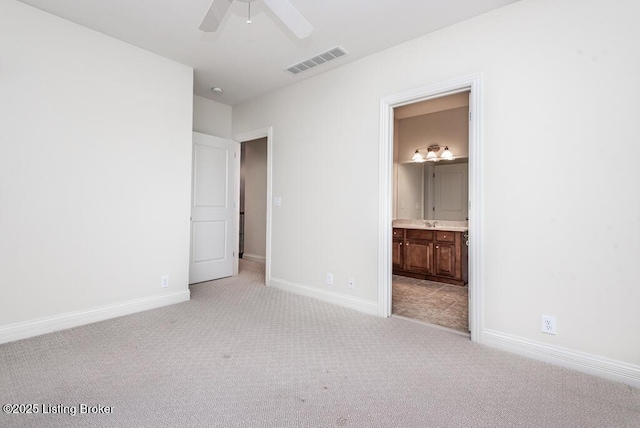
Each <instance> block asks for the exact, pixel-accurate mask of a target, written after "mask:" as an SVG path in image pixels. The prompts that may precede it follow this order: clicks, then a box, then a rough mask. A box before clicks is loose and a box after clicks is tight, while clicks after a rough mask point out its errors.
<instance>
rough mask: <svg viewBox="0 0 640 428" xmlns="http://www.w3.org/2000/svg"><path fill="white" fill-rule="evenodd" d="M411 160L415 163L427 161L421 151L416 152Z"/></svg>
mask: <svg viewBox="0 0 640 428" xmlns="http://www.w3.org/2000/svg"><path fill="white" fill-rule="evenodd" d="M411 160H412V161H414V162H424V161H425V160H426V159H425V158H423V157H422V155H421V154H420V151H419V150H416V152H415V153H414V154H413V157H412V158H411Z"/></svg>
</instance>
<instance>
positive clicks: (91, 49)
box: [0, 1, 193, 341]
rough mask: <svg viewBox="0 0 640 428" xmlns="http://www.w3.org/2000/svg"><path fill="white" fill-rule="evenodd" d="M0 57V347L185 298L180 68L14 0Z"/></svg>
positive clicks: (2, 26)
mask: <svg viewBox="0 0 640 428" xmlns="http://www.w3.org/2000/svg"><path fill="white" fill-rule="evenodd" d="M0 58H2V61H1V62H2V65H1V67H0V68H1V69H2V71H1V72H0V73H1V78H0V99H1V100H2V102H0V122H1V123H0V201H2V202H1V205H0V236H1V237H2V238H1V239H0V284H1V285H0V289H1V294H2V296H1V297H0V341H5V340H11V339H13V338H18V337H24V336H28V335H30V334H37V333H42V332H45V331H47V330H50V329H51V328H52V326H54V325H56V326H57V328H60V327H65V326H69V325H73V324H74V323H75V324H77V323H82V322H88V321H91V320H95V319H99V318H105V317H108V316H114V315H118V314H122V313H125V312H131V311H135V310H140V309H144V308H149V307H153V306H160V305H163V304H168V303H172V302H175V301H182V300H185V299H188V298H189V290H188V284H187V283H188V264H189V202H190V197H189V195H190V192H189V189H190V172H191V171H190V170H191V125H192V89H193V82H192V79H193V78H192V74H193V73H192V70H191V69H190V68H188V67H185V66H183V65H180V64H178V63H175V62H172V61H169V60H167V59H164V58H161V57H159V56H157V55H155V54H152V53H149V52H146V51H143V50H141V49H138V48H135V47H133V46H131V45H129V44H126V43H122V42H120V41H117V40H115V39H112V38H110V37H107V36H104V35H102V34H99V33H96V32H94V31H91V30H88V29H86V28H84V27H81V26H79V25H76V24H73V23H71V22H69V21H65V20H63V19H60V18H57V17H54V16H52V15H49V14H47V13H44V12H41V11H39V10H37V9H34V8H31V7H29V6H26V5H24V4H23V3H19V2H15V1H2V2H1V3H0ZM163 275H168V276H169V277H170V278H169V280H170V282H169V287H167V288H160V278H161V276H163ZM125 304H128V305H125ZM123 305H125V306H123ZM107 306H111V307H110V308H109V310H102V311H101V310H100V308H102V309H104V308H105V307H107ZM62 314H67V315H70V318H65V319H64V320H63V319H61V318H60V316H61V315H62ZM25 323H26V324H25Z"/></svg>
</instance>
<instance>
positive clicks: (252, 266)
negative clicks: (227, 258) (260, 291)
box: [233, 127, 272, 285]
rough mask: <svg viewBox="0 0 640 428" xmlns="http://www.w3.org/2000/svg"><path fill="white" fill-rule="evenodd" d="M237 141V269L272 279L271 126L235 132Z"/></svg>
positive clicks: (267, 281)
mask: <svg viewBox="0 0 640 428" xmlns="http://www.w3.org/2000/svg"><path fill="white" fill-rule="evenodd" d="M233 139H234V140H236V141H240V145H241V149H240V174H238V180H239V195H240V204H239V210H238V215H239V233H238V255H239V261H238V265H239V270H243V269H248V270H251V271H252V272H253V273H256V274H258V273H259V274H260V275H263V276H264V283H265V285H269V282H270V278H271V203H270V201H271V178H272V161H271V154H272V128H271V127H268V128H263V129H258V130H255V131H251V132H246V133H243V134H238V135H234V136H233Z"/></svg>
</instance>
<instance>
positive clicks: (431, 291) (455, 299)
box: [391, 275, 469, 333]
mask: <svg viewBox="0 0 640 428" xmlns="http://www.w3.org/2000/svg"><path fill="white" fill-rule="evenodd" d="M468 292H469V288H468V286H464V287H461V286H459V285H450V284H443V283H440V282H433V281H425V280H421V279H416V278H409V277H405V276H398V275H393V299H392V302H393V305H392V309H391V313H392V314H394V315H401V316H404V317H408V318H413V319H416V320H419V321H424V322H428V323H430V324H437V325H440V326H442V327H447V328H451V329H454V330H458V331H462V332H464V333H468V332H469V301H468Z"/></svg>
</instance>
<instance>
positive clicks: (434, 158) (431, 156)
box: [411, 144, 454, 162]
mask: <svg viewBox="0 0 640 428" xmlns="http://www.w3.org/2000/svg"><path fill="white" fill-rule="evenodd" d="M425 149H426V150H427V157H426V158H424V157H422V154H421V153H420V150H425ZM439 151H440V146H438V145H435V144H434V145H431V146H429V147H421V148H419V149H417V150H416V152H415V153H414V154H413V157H412V158H411V160H412V161H413V162H426V161H429V162H438V161H439V160H442V159H444V160H453V159H454V157H453V153H451V150H449V147H448V146H447V147H445V148H444V151H443V152H442V154H441V155H440V157H438V155H437V153H438V152H439Z"/></svg>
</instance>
